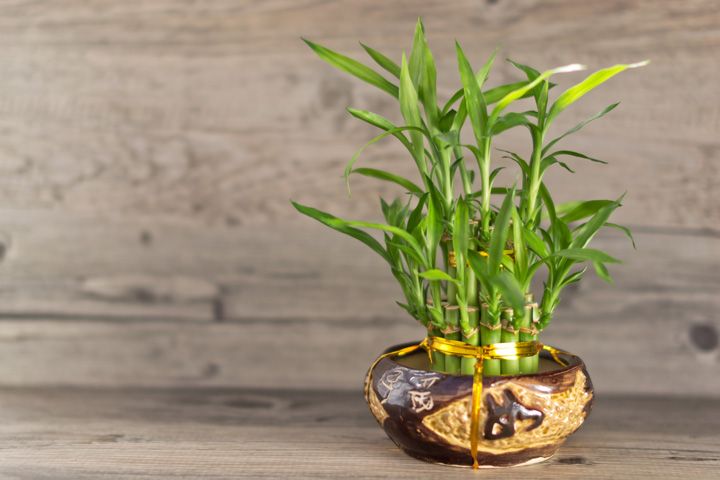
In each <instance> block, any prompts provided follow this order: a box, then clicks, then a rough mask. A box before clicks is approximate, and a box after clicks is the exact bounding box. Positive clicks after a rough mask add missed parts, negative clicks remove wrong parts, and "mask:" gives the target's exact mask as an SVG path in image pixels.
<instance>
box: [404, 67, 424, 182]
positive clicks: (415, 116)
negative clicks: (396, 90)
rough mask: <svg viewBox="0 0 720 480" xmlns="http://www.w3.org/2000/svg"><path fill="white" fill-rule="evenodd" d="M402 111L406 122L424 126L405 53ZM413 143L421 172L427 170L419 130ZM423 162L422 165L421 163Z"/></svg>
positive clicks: (413, 134) (413, 136) (415, 125)
mask: <svg viewBox="0 0 720 480" xmlns="http://www.w3.org/2000/svg"><path fill="white" fill-rule="evenodd" d="M399 99H400V112H401V113H402V116H403V118H404V119H405V122H406V123H407V124H408V125H410V126H412V127H415V128H420V127H421V126H422V120H421V119H420V111H419V110H418V95H417V91H416V90H415V86H414V85H413V82H412V79H411V78H410V71H409V70H408V63H407V59H406V58H405V54H403V56H402V63H401V66H400V98H399ZM410 136H411V137H412V145H413V151H414V155H413V156H414V157H415V163H417V165H418V168H419V169H420V171H421V172H423V173H424V172H425V168H424V161H425V160H424V156H423V155H424V146H423V137H422V134H421V133H419V132H412V133H411V134H410ZM421 164H422V165H421Z"/></svg>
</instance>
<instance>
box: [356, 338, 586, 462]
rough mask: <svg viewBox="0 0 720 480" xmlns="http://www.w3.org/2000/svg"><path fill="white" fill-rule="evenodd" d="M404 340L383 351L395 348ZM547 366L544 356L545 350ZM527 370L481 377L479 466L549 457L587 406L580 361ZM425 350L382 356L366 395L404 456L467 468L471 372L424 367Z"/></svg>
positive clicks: (566, 357)
mask: <svg viewBox="0 0 720 480" xmlns="http://www.w3.org/2000/svg"><path fill="white" fill-rule="evenodd" d="M401 347H403V345H398V346H395V347H392V348H390V349H388V350H387V351H394V350H397V349H398V348H401ZM542 357H543V358H544V359H545V360H544V362H545V365H546V367H547V366H550V363H549V362H550V357H549V355H548V356H546V354H544V353H543V354H542ZM562 359H563V360H564V361H565V362H566V363H567V366H566V367H562V366H559V365H555V364H552V365H551V366H550V367H549V371H544V372H541V373H537V374H532V375H516V376H497V377H485V378H484V379H483V397H482V406H481V418H480V428H479V435H478V444H479V448H478V461H479V463H480V465H481V467H502V466H514V465H523V464H529V463H536V462H539V461H542V460H545V459H547V458H549V457H550V456H552V455H553V454H554V453H555V451H556V450H557V449H558V447H559V446H560V445H561V444H562V442H563V441H564V440H565V439H566V438H567V436H568V435H570V434H571V433H573V432H574V431H575V430H577V429H578V428H579V427H580V425H581V424H582V422H583V421H584V419H585V417H586V416H587V414H588V413H589V411H590V407H591V405H592V399H593V389H592V383H591V381H590V377H589V375H588V373H587V370H586V369H585V365H584V363H583V362H582V360H581V359H580V358H579V357H577V356H574V355H569V354H567V355H562ZM423 363H425V364H426V362H424V354H423V353H418V354H412V355H410V356H409V357H408V358H407V359H399V360H398V359H395V358H384V359H382V360H380V361H379V362H378V363H377V364H376V365H375V366H374V368H372V370H371V371H369V372H368V375H367V378H366V389H365V391H366V400H367V402H368V405H369V406H370V411H371V412H372V413H373V415H374V416H375V418H376V419H377V421H378V422H379V423H380V425H381V426H382V427H383V429H384V430H385V432H386V433H387V435H388V436H389V437H390V438H391V439H392V440H393V441H394V442H395V443H396V444H397V445H398V446H399V447H400V448H401V449H403V450H404V451H405V452H406V453H408V454H409V455H411V456H413V457H416V458H419V459H422V460H425V461H429V462H433V463H442V464H448V465H457V466H471V465H472V458H471V455H470V405H471V392H472V377H471V376H469V375H447V374H442V373H437V372H432V371H428V370H427V366H426V365H425V366H424V367H423V365H422V364H423Z"/></svg>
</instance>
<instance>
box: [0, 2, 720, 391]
mask: <svg viewBox="0 0 720 480" xmlns="http://www.w3.org/2000/svg"><path fill="white" fill-rule="evenodd" d="M419 15H421V16H423V17H424V20H425V24H426V27H427V31H428V36H429V39H430V43H431V47H432V48H433V50H434V52H435V54H436V56H438V57H440V60H439V62H438V63H439V67H438V68H439V71H440V72H441V79H440V85H441V89H442V92H444V94H445V95H447V94H449V93H450V92H451V91H453V90H454V87H455V85H457V83H458V79H457V73H456V67H455V63H454V53H453V40H454V39H455V38H457V39H459V40H460V41H461V42H462V43H463V45H464V46H465V49H466V51H467V52H468V54H469V56H470V58H471V59H472V61H473V63H474V64H476V65H479V64H480V62H481V61H483V60H484V58H486V56H487V55H488V54H489V53H490V52H491V51H492V50H493V48H495V46H498V45H499V46H501V47H502V52H501V56H509V57H512V58H514V59H517V60H518V61H522V62H525V63H530V64H532V65H536V66H538V67H539V68H547V67H552V66H557V65H561V64H566V63H572V62H582V63H586V64H588V65H589V66H590V67H594V68H600V67H603V66H607V65H611V64H614V63H620V62H629V61H638V60H642V59H645V58H649V59H651V60H652V63H651V65H650V66H649V67H647V68H645V69H641V70H636V71H632V72H628V73H625V74H622V75H620V76H618V77H617V78H616V79H613V80H612V81H611V82H609V83H608V84H607V86H606V87H605V88H603V89H601V90H599V91H597V92H594V93H593V94H591V95H588V97H586V99H584V100H583V102H582V103H581V104H579V105H577V107H573V108H572V109H570V110H568V112H567V114H566V115H565V118H564V119H563V120H562V121H561V122H559V125H558V130H559V129H560V128H561V127H563V126H569V125H571V124H573V123H574V122H576V121H578V120H580V119H582V118H584V117H585V116H588V115H589V114H591V113H594V112H595V111H597V110H599V109H600V108H602V107H604V106H605V105H607V104H609V103H611V102H614V101H616V100H622V104H621V106H620V108H618V109H617V110H616V111H615V112H613V113H612V114H611V115H609V116H608V117H607V118H606V119H603V120H601V121H600V122H598V123H595V124H593V125H592V126H590V127H588V128H587V129H586V130H585V131H584V132H583V133H582V134H580V135H579V136H577V137H576V138H575V139H573V140H571V141H569V142H568V144H567V145H568V146H574V147H578V148H582V149H583V150H584V151H586V152H587V153H589V154H592V155H594V156H596V157H599V158H603V159H605V160H607V161H609V162H610V165H608V166H597V165H594V164H591V165H585V164H578V165H577V167H578V173H577V174H576V176H571V175H569V174H567V173H566V172H564V171H558V172H555V173H553V174H552V176H551V178H550V179H549V182H550V183H551V186H552V187H553V188H555V189H556V190H557V191H558V192H560V193H559V194H560V197H561V198H562V199H568V200H569V199H574V198H614V197H616V196H618V195H619V194H621V193H622V192H624V191H628V192H629V194H628V196H627V199H626V202H625V206H624V207H623V208H622V209H621V211H620V212H619V213H618V215H617V220H618V221H621V222H624V223H626V224H628V225H630V226H632V227H633V228H634V230H635V232H636V236H637V240H638V250H637V251H636V252H635V251H633V250H632V248H631V246H630V245H628V243H627V242H626V241H625V240H624V239H622V238H620V237H619V236H615V235H606V236H603V237H602V238H600V239H599V240H598V245H599V246H602V247H603V248H607V249H608V250H610V251H611V252H612V253H614V254H615V255H617V256H620V257H621V258H624V259H626V263H625V264H624V265H622V266H618V267H616V268H614V269H613V273H614V274H615V276H616V280H617V281H616V283H617V285H616V286H615V287H611V286H608V285H605V284H603V283H602V282H600V281H598V280H597V279H596V278H594V277H593V278H589V279H588V280H587V281H586V282H585V283H583V284H582V286H581V287H580V288H579V289H576V290H575V291H573V292H570V293H569V294H568V295H566V297H565V303H564V305H563V307H562V309H561V310H560V312H559V314H558V316H557V319H556V320H555V323H554V324H553V325H552V326H551V327H550V329H549V330H548V331H547V334H546V335H545V337H544V338H545V339H546V340H548V341H551V342H553V343H555V344H557V345H558V346H561V347H563V348H566V349H569V350H572V351H574V352H577V353H579V354H580V355H582V356H583V357H584V358H585V359H586V361H587V362H588V364H589V367H590V371H591V373H592V375H593V378H594V380H595V382H596V386H597V388H598V390H599V391H601V392H610V393H632V394H640V393H642V394H671V395H681V394H691V395H711V396H720V374H719V373H718V372H720V369H719V368H718V367H719V366H720V348H719V347H718V343H719V342H718V330H719V329H720V317H719V316H718V312H719V311H720V295H719V294H720V229H718V227H717V224H718V221H720V203H719V201H720V196H719V194H718V188H719V187H720V140H719V136H718V133H719V132H720V86H719V85H720V83H719V82H718V77H719V74H720V62H719V60H720V53H719V52H720V3H718V2H716V1H714V0H687V1H682V2H680V1H669V0H668V1H657V0H645V1H641V0H635V1H602V2H579V1H573V0H554V1H539V0H537V1H535V0H524V1H521V0H494V1H477V0H473V1H469V0H454V1H452V2H440V1H412V2H411V1H393V2H387V1H379V0H372V1H350V0H345V1H317V0H313V1H310V0H263V1H240V0H214V1H203V2H194V1H189V0H154V1H152V2H142V1H130V2H117V1H110V0H107V1H106V0H61V1H56V2H34V1H24V0H17V1H12V2H10V1H4V2H0V246H1V248H0V256H1V257H2V262H0V386H5V387H9V386H23V387H33V388H35V387H42V386H45V385H66V386H83V387H95V386H112V387H119V386H167V387H195V386H242V387H258V388H265V387H283V388H305V387H312V388H318V389H320V388H324V389H328V388H331V389H353V390H358V389H359V388H360V384H361V380H362V375H363V374H364V371H365V368H366V367H367V365H368V364H369V363H370V361H371V360H372V359H373V357H374V355H375V354H377V353H378V352H379V351H380V350H381V349H383V348H384V347H385V346H387V345H389V344H391V343H393V342H398V341H405V340H410V339H415V338H420V336H421V335H422V331H421V329H420V328H419V327H418V326H416V325H414V323H413V321H412V320H410V319H409V318H406V317H405V316H404V315H403V313H402V312H401V311H400V310H399V309H398V308H397V307H395V305H394V300H395V299H396V298H398V293H399V292H398V289H397V288H396V286H395V285H394V283H393V280H392V278H391V276H390V274H389V272H388V271H387V270H386V269H385V267H384V265H383V263H382V262H381V261H380V260H379V259H378V258H375V257H374V256H373V254H372V252H370V251H369V250H368V251H366V249H365V247H364V246H362V245H360V244H356V243H354V242H353V241H352V240H350V239H346V238H340V237H339V235H337V234H335V233H333V232H330V231H329V230H327V229H324V228H323V227H321V226H320V225H318V224H316V223H313V222H312V221H310V220H308V219H306V218H301V217H300V216H299V215H298V214H296V213H295V211H294V210H292V208H291V206H290V204H289V199H290V198H293V199H296V200H299V201H301V202H303V203H309V204H313V205H316V206H318V207H320V208H323V209H327V210H331V211H333V212H335V213H337V214H340V215H342V216H347V217H352V218H362V219H373V218H377V210H378V201H377V197H378V195H380V194H381V195H385V196H387V197H391V196H392V195H394V194H397V193H398V192H397V191H394V190H393V189H392V188H391V187H388V186H384V185H378V184H377V183H375V182H372V181H369V180H368V181H366V180H363V179H356V180H355V181H354V182H353V198H352V199H348V198H347V196H346V194H345V191H344V186H343V183H342V180H341V178H340V175H341V172H342V168H343V166H344V164H345V162H346V161H347V159H348V158H349V157H350V156H351V155H352V153H353V152H354V151H355V149H356V148H357V147H359V146H360V145H361V144H362V143H364V142H365V141H366V140H368V139H369V138H371V135H372V134H373V133H372V131H371V129H369V128H368V127H366V126H364V125H362V124H360V123H359V122H357V121H354V120H353V119H351V118H350V117H349V116H348V115H347V114H346V113H345V112H344V108H345V107H346V106H353V107H358V108H367V109H370V110H375V111H378V112H381V113H384V114H387V115H388V116H390V117H391V118H396V119H397V118H398V116H399V115H398V112H397V111H396V110H395V107H394V105H392V103H391V102H390V101H389V97H387V96H386V95H384V94H383V93H382V92H379V91H375V90H372V89H371V88H369V87H365V86H363V85H361V84H360V83H359V82H356V81H354V80H352V79H350V78H349V77H346V76H344V75H343V74H341V73H339V72H337V71H334V70H333V69H331V68H330V67H328V66H326V65H324V64H323V63H322V62H320V61H319V60H318V59H317V58H316V57H315V56H314V55H313V54H312V52H310V51H309V50H308V49H307V48H306V47H305V46H304V44H303V43H302V42H301V41H300V39H299V37H300V36H306V37H308V38H311V39H313V40H316V41H318V42H320V43H323V44H326V45H327V46H329V47H331V48H333V49H337V50H340V51H343V52H347V53H349V54H353V55H355V56H358V57H360V56H361V54H362V52H361V49H360V48H359V46H358V44H357V40H363V41H364V42H366V43H368V44H370V45H371V46H373V47H376V48H378V49H380V50H382V51H387V52H389V53H390V54H392V55H393V56H395V57H399V55H400V53H401V50H402V49H409V47H410V40H411V37H412V30H413V25H414V22H415V19H416V17H417V16H419ZM511 78H520V77H519V76H517V74H516V73H515V72H513V70H512V69H511V68H510V67H509V66H508V65H506V64H501V65H499V68H498V69H497V71H496V72H495V73H494V76H493V77H492V78H491V82H492V83H500V82H503V81H507V80H510V79H511ZM580 78H581V77H580V76H572V77H571V76H568V77H566V78H564V79H563V80H562V82H563V85H565V84H567V83H568V82H572V81H578V80H579V79H580ZM520 142H522V143H520ZM526 145H527V138H526V134H525V133H524V132H521V131H518V132H516V133H515V134H513V135H510V136H508V137H507V138H506V139H505V140H503V142H501V146H506V147H512V148H517V149H519V150H520V151H522V149H523V148H526V147H525V146H526ZM498 157H499V155H498ZM362 161H363V162H365V164H366V165H368V166H379V165H384V166H386V167H387V168H388V169H390V170H393V171H396V172H400V173H403V172H404V173H408V174H410V172H411V171H412V162H410V161H409V159H408V158H407V157H406V156H405V155H403V153H402V151H401V150H400V149H398V148H397V147H396V146H395V145H393V144H392V142H387V143H382V144H379V145H378V146H377V147H376V148H374V149H372V150H371V151H369V153H368V154H367V155H366V156H365V157H364V158H363V160H362ZM328 342H331V343H328Z"/></svg>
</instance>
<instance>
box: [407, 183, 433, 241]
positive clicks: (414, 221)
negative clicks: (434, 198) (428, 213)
mask: <svg viewBox="0 0 720 480" xmlns="http://www.w3.org/2000/svg"><path fill="white" fill-rule="evenodd" d="M429 196H430V194H429V193H424V194H423V195H422V196H421V197H420V199H419V200H418V203H417V205H416V206H415V208H414V209H413V211H412V213H410V216H409V217H408V222H407V227H406V230H407V231H408V232H410V233H412V232H414V231H415V229H416V228H417V226H418V225H420V221H421V220H422V218H423V208H424V207H425V203H426V202H427V199H428V197H429Z"/></svg>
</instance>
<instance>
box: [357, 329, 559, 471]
mask: <svg viewBox="0 0 720 480" xmlns="http://www.w3.org/2000/svg"><path fill="white" fill-rule="evenodd" d="M419 349H423V350H425V351H426V352H427V354H428V358H429V359H430V363H431V364H432V352H439V353H444V354H445V355H452V356H455V357H465V358H474V359H476V360H477V361H476V362H475V370H474V372H473V387H472V404H471V416H470V454H471V455H472V459H473V469H477V468H479V464H478V461H477V450H478V428H479V423H480V406H481V401H482V388H483V384H482V377H483V360H516V359H518V358H522V357H532V356H533V355H537V354H538V353H540V351H541V350H546V351H547V352H550V355H551V356H552V358H553V360H555V362H557V363H558V364H560V365H562V366H567V364H566V363H565V362H564V361H562V360H561V359H560V357H559V356H558V354H561V353H567V352H565V351H563V350H559V349H557V348H554V347H551V346H549V345H543V344H542V343H540V342H537V341H530V342H507V343H493V344H491V345H481V346H477V347H476V346H474V345H468V344H467V343H463V342H460V341H457V340H448V339H446V338H441V337H432V336H429V337H425V339H423V341H422V342H420V343H418V344H416V345H410V346H409V347H404V348H401V349H399V350H395V351H393V352H388V353H384V354H382V355H380V356H379V357H378V358H377V359H376V360H375V362H374V363H373V364H372V366H371V367H370V371H371V372H372V370H373V368H375V366H376V365H377V364H378V362H380V360H382V359H383V358H387V357H393V356H394V357H402V356H405V355H408V354H410V353H413V352H415V351H417V350H419ZM370 383H371V382H369V381H368V383H367V388H372V385H370ZM365 393H366V395H367V393H368V392H365Z"/></svg>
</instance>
